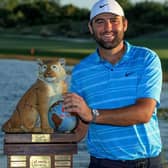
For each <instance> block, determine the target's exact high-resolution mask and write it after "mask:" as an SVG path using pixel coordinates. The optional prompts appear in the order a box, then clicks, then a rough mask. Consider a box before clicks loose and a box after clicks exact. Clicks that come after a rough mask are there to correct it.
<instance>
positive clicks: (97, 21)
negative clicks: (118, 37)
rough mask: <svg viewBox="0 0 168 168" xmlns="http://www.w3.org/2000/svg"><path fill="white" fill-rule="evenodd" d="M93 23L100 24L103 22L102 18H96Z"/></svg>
mask: <svg viewBox="0 0 168 168" xmlns="http://www.w3.org/2000/svg"><path fill="white" fill-rule="evenodd" d="M95 23H97V24H102V23H104V20H102V19H98V20H96V21H95Z"/></svg>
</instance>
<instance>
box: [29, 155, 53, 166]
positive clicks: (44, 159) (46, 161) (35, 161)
mask: <svg viewBox="0 0 168 168" xmlns="http://www.w3.org/2000/svg"><path fill="white" fill-rule="evenodd" d="M30 168H51V157H50V156H31V157H30Z"/></svg>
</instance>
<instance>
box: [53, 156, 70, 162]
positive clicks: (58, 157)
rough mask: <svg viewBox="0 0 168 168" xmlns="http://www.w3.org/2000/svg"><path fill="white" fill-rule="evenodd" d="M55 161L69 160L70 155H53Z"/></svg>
mask: <svg viewBox="0 0 168 168" xmlns="http://www.w3.org/2000/svg"><path fill="white" fill-rule="evenodd" d="M55 160H67V161H68V160H71V155H55Z"/></svg>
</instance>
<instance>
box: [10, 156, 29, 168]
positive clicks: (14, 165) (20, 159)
mask: <svg viewBox="0 0 168 168" xmlns="http://www.w3.org/2000/svg"><path fill="white" fill-rule="evenodd" d="M10 167H11V168H19V167H22V168H23V167H25V168H26V156H23V155H12V156H10Z"/></svg>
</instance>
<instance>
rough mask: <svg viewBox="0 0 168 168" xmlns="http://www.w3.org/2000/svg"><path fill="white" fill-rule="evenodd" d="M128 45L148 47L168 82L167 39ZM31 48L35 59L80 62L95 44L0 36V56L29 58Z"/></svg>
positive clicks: (139, 40) (146, 40)
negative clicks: (160, 64)
mask: <svg viewBox="0 0 168 168" xmlns="http://www.w3.org/2000/svg"><path fill="white" fill-rule="evenodd" d="M128 41H129V42H130V43H132V44H135V45H140V46H145V47H148V48H150V49H152V50H154V51H155V52H156V53H157V54H158V55H159V57H160V59H161V62H162V68H163V72H164V79H166V80H168V75H167V73H168V39H167V38H158V37H157V38H137V39H130V40H128ZM31 48H34V49H35V53H34V55H33V57H34V58H36V57H53V58H54V57H64V58H70V59H76V60H80V59H82V58H84V57H86V56H87V55H89V54H90V53H92V52H94V51H95V48H96V43H95V42H94V40H92V39H88V40H87V39H84V40H82V39H65V38H44V37H39V36H7V35H2V34H1V35H0V55H1V58H2V55H3V57H4V58H5V55H8V56H9V55H10V57H12V56H13V57H14V58H15V56H16V55H21V56H23V57H26V56H30V55H31V54H30V50H31Z"/></svg>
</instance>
